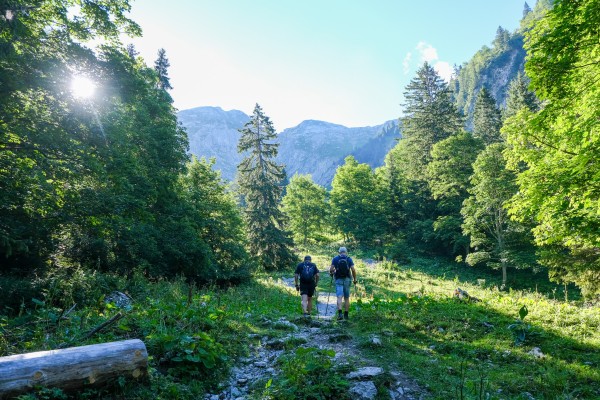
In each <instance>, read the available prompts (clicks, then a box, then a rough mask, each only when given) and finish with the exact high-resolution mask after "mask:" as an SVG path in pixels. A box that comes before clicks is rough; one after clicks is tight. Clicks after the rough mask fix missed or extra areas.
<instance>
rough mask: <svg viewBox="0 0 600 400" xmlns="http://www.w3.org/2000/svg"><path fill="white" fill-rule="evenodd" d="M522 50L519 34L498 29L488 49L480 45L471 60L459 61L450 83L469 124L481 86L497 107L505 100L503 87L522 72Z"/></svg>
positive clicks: (503, 103) (523, 52)
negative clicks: (460, 64)
mask: <svg viewBox="0 0 600 400" xmlns="http://www.w3.org/2000/svg"><path fill="white" fill-rule="evenodd" d="M524 67H525V50H524V49H523V35H522V34H521V33H519V32H516V33H514V34H512V35H511V34H509V33H508V32H506V31H503V30H501V28H499V32H498V35H497V37H496V40H494V44H493V47H492V48H489V47H487V46H484V47H483V48H482V49H481V50H479V51H478V52H477V53H475V55H474V56H473V58H472V59H471V60H469V61H468V62H466V63H465V64H463V65H462V66H461V67H460V69H459V71H458V75H457V77H456V78H455V80H454V81H453V82H451V86H453V87H454V93H455V99H456V105H457V106H458V109H459V110H461V111H462V112H463V113H464V115H465V116H467V121H468V122H467V126H470V125H471V120H472V118H473V107H474V105H475V100H476V99H477V95H478V94H479V91H480V90H481V88H483V87H485V88H486V89H488V90H489V92H490V93H491V95H492V97H494V99H496V104H497V105H498V106H499V107H504V105H505V103H506V90H507V89H508V85H509V84H510V82H511V81H512V80H513V79H514V78H515V77H516V76H517V73H518V72H519V71H520V72H521V73H524V69H525V68H524Z"/></svg>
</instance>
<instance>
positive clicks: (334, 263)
mask: <svg viewBox="0 0 600 400" xmlns="http://www.w3.org/2000/svg"><path fill="white" fill-rule="evenodd" d="M338 252H339V254H338V255H337V256H335V257H333V260H331V267H330V268H329V274H330V275H332V276H333V277H334V278H335V295H336V296H337V310H338V317H337V319H338V320H341V319H348V310H349V309H350V284H351V283H352V282H354V285H355V286H356V270H355V269H354V262H353V261H352V258H350V257H349V256H348V250H347V249H346V248H345V247H340V249H339V251H338ZM342 297H343V298H344V313H343V314H342Z"/></svg>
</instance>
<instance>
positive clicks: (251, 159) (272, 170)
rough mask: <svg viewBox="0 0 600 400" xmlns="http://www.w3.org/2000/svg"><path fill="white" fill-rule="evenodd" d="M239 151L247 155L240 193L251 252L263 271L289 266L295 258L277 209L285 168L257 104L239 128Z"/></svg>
mask: <svg viewBox="0 0 600 400" xmlns="http://www.w3.org/2000/svg"><path fill="white" fill-rule="evenodd" d="M239 131H240V133H241V135H242V136H241V137H240V141H239V143H238V152H240V153H244V154H246V155H245V157H244V159H243V160H242V162H241V163H240V164H239V165H238V177H237V180H238V182H239V190H240V194H241V195H242V197H243V202H244V204H245V206H246V207H245V215H246V219H247V224H248V238H249V241H250V252H251V254H253V255H254V256H256V257H257V258H258V261H259V263H260V265H261V266H262V267H263V268H264V269H266V270H275V269H284V268H288V267H289V266H290V264H291V263H293V262H295V261H296V256H295V255H294V254H293V252H292V250H291V246H292V240H291V238H290V235H289V233H288V232H286V231H285V229H284V226H285V222H286V220H285V215H284V214H283V212H282V211H281V210H280V208H279V203H280V201H281V196H282V186H281V184H282V182H283V181H284V180H285V176H286V174H285V170H284V168H283V166H282V165H279V164H277V163H276V162H275V157H276V156H277V148H278V147H279V144H278V143H276V142H275V138H276V132H275V128H274V127H273V123H272V122H271V120H270V119H269V117H267V116H266V115H265V114H264V113H263V110H262V108H261V107H260V106H259V105H258V104H256V106H255V107H254V112H253V113H252V116H251V117H250V121H248V122H247V123H246V125H244V127H243V128H242V129H240V130H239Z"/></svg>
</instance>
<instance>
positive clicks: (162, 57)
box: [154, 49, 173, 90]
mask: <svg viewBox="0 0 600 400" xmlns="http://www.w3.org/2000/svg"><path fill="white" fill-rule="evenodd" d="M170 66H171V64H170V63H169V59H168V58H167V54H166V51H165V49H159V50H158V58H157V59H156V61H155V62H154V70H155V71H156V73H157V74H158V87H159V88H161V89H163V90H170V89H173V86H171V81H170V79H169V71H168V70H169V67H170Z"/></svg>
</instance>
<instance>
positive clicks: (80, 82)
mask: <svg viewBox="0 0 600 400" xmlns="http://www.w3.org/2000/svg"><path fill="white" fill-rule="evenodd" d="M95 91H96V85H95V84H94V82H92V81H91V80H90V79H88V78H86V77H84V76H74V77H73V79H72V80H71V92H73V96H75V97H77V98H79V99H87V98H90V97H92V96H93V95H94V92H95Z"/></svg>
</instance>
